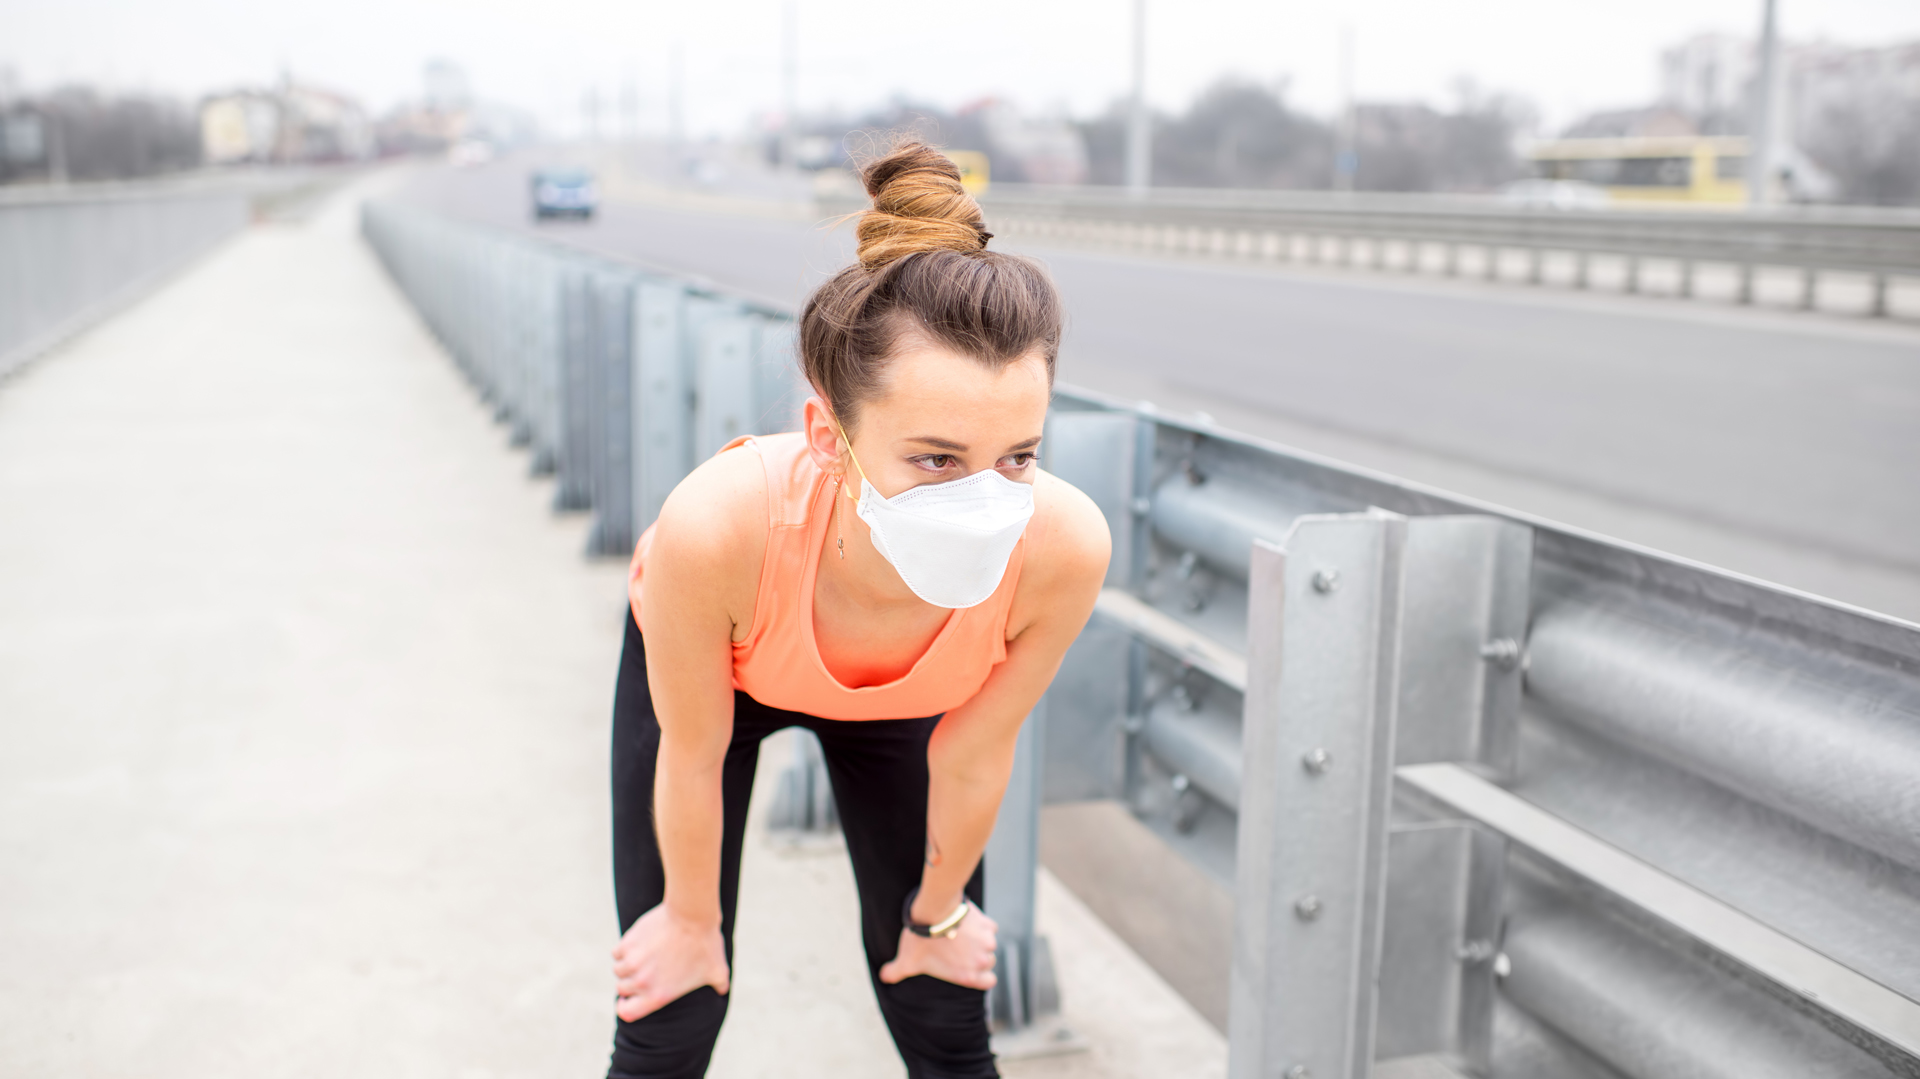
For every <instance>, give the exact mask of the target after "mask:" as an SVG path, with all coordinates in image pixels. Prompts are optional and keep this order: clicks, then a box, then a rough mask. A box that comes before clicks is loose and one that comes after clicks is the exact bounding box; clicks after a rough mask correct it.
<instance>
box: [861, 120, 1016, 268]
mask: <svg viewBox="0 0 1920 1079" xmlns="http://www.w3.org/2000/svg"><path fill="white" fill-rule="evenodd" d="M860 179H861V180H862V182H864V183H865V184H866V187H867V194H868V195H869V196H870V197H871V198H872V199H873V209H871V210H869V211H867V212H866V213H864V214H862V215H861V216H860V225H859V228H858V229H856V230H855V235H857V236H858V237H859V240H860V249H859V258H860V264H861V265H862V266H865V267H866V268H867V269H869V270H877V269H879V268H880V267H882V266H885V265H886V264H887V263H889V262H892V261H894V260H895V259H900V258H904V257H906V256H908V255H911V254H915V253H917V252H921V251H937V250H946V251H959V252H962V253H970V252H974V251H980V250H982V249H984V248H985V247H986V246H987V239H988V238H989V237H990V236H992V233H990V232H988V231H987V227H986V220H985V219H984V218H983V217H982V216H981V214H980V204H979V203H977V202H975V201H973V196H972V195H969V194H967V189H966V188H964V187H962V186H960V167H959V166H958V165H955V164H954V163H953V160H952V159H951V158H949V157H948V156H947V155H945V154H943V153H941V152H940V151H938V150H936V149H934V148H933V147H931V146H929V145H927V144H926V143H924V142H921V141H920V140H918V139H910V140H907V141H904V142H900V143H896V144H895V145H894V147H893V149H892V150H890V151H888V152H887V153H886V154H885V155H884V156H882V157H879V158H876V159H874V160H873V161H870V162H868V163H867V165H866V167H864V168H863V169H861V170H860Z"/></svg>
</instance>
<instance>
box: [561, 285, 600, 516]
mask: <svg viewBox="0 0 1920 1079" xmlns="http://www.w3.org/2000/svg"><path fill="white" fill-rule="evenodd" d="M588 277H589V275H588V274H587V273H586V272H585V271H581V270H569V271H567V272H565V273H564V274H563V275H562V278H561V283H560V432H559V439H558V442H559V445H558V446H557V447H555V448H556V449H557V451H558V452H557V454H556V457H557V458H558V460H557V461H556V466H557V467H556V468H555V472H556V481H557V482H555V484H554V489H553V508H554V509H555V510H560V511H566V510H583V509H586V508H587V505H588V503H589V502H590V501H591V495H590V493H589V492H590V488H589V486H588V483H589V473H588V469H589V468H590V467H591V461H592V443H591V442H590V441H589V438H588V426H587V412H588V410H589V409H591V408H592V407H593V396H592V395H593V387H592V382H591V379H592V372H591V369H590V368H589V366H588V364H589V362H590V360H589V356H588V349H589V341H590V335H589V332H588V327H589V321H588V320H589V316H588V311H589V306H588V305H589V302H590V301H589V300H588V295H587V294H588V290H589V288H590V286H591V282H590V281H589V279H588Z"/></svg>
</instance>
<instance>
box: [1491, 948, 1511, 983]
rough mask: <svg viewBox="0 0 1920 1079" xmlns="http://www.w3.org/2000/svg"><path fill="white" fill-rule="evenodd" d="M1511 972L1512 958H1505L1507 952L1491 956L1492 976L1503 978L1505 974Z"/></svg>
mask: <svg viewBox="0 0 1920 1079" xmlns="http://www.w3.org/2000/svg"><path fill="white" fill-rule="evenodd" d="M1512 973H1513V960H1511V959H1508V958H1507V953H1505V952H1501V953H1500V954H1499V955H1496V956H1494V957H1493V976H1494V977H1496V978H1505V977H1506V976H1507V975H1509V974H1512Z"/></svg>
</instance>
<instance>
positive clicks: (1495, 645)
mask: <svg viewBox="0 0 1920 1079" xmlns="http://www.w3.org/2000/svg"><path fill="white" fill-rule="evenodd" d="M1480 658H1481V659H1484V660H1486V661H1487V662H1488V663H1491V664H1493V665H1494V666H1496V667H1498V668H1500V669H1501V670H1503V671H1510V670H1513V669H1514V668H1515V667H1518V666H1519V665H1520V642H1519V641H1516V640H1514V639H1513V638H1512V637H1495V638H1494V639H1493V640H1491V641H1488V642H1487V643H1486V644H1483V645H1481V646H1480Z"/></svg>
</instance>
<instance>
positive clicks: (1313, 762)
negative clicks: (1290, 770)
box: [1300, 747, 1333, 776]
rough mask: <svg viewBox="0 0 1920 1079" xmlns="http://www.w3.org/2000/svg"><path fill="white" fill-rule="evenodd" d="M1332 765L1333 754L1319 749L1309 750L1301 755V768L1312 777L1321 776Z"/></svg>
mask: <svg viewBox="0 0 1920 1079" xmlns="http://www.w3.org/2000/svg"><path fill="white" fill-rule="evenodd" d="M1332 763H1333V754H1331V753H1328V752H1327V751H1326V750H1324V749H1320V748H1318V747H1315V748H1313V749H1309V750H1307V751H1306V752H1305V753H1302V754H1301V755H1300V767H1302V768H1305V769H1306V770H1307V774H1308V775H1310V776H1317V775H1320V774H1321V773H1323V772H1325V771H1326V770H1327V766H1328V765H1330V764H1332Z"/></svg>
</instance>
